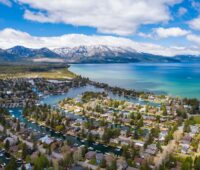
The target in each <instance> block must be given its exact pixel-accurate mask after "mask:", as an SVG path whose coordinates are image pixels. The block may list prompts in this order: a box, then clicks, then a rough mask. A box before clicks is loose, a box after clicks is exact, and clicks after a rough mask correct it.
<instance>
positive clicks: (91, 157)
mask: <svg viewBox="0 0 200 170" xmlns="http://www.w3.org/2000/svg"><path fill="white" fill-rule="evenodd" d="M95 156H96V152H95V151H89V152H87V153H86V154H85V158H86V159H88V160H91V159H93V158H95Z"/></svg>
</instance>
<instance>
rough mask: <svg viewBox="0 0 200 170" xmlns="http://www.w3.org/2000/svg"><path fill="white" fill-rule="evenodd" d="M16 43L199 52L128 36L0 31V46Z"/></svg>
mask: <svg viewBox="0 0 200 170" xmlns="http://www.w3.org/2000/svg"><path fill="white" fill-rule="evenodd" d="M16 45H22V46H25V47H29V48H42V47H48V48H50V49H53V48H59V47H75V46H80V45H88V46H89V45H109V46H117V47H119V46H120V47H130V48H133V49H135V50H137V51H138V52H146V53H151V54H158V55H165V56H173V55H177V54H193V55H197V54H200V50H199V48H193V47H191V48H190V47H163V46H160V45H156V44H152V43H140V42H136V41H133V40H131V39H128V38H119V37H114V36H97V35H93V36H87V35H83V34H65V35H62V36H55V37H36V36H31V35H30V34H28V33H26V32H22V31H19V30H14V29H11V28H7V29H4V30H1V31H0V48H3V49H6V48H10V47H13V46H16Z"/></svg>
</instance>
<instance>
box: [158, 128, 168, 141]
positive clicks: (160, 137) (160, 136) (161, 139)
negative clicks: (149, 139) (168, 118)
mask: <svg viewBox="0 0 200 170" xmlns="http://www.w3.org/2000/svg"><path fill="white" fill-rule="evenodd" d="M167 134H168V131H167V130H163V131H161V132H160V134H159V141H164V140H165V137H166V136H167Z"/></svg>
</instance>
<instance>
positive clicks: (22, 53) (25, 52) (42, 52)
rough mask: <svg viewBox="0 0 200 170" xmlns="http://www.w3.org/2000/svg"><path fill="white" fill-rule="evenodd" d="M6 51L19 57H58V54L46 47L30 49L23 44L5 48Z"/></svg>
mask: <svg viewBox="0 0 200 170" xmlns="http://www.w3.org/2000/svg"><path fill="white" fill-rule="evenodd" d="M6 52H7V53H9V54H12V55H15V56H19V57H21V58H27V57H33V58H34V57H40V58H41V57H48V58H56V57H60V56H59V55H58V54H56V53H54V52H53V51H51V50H49V49H48V48H40V49H32V48H26V47H23V46H15V47H13V48H9V49H7V50H6Z"/></svg>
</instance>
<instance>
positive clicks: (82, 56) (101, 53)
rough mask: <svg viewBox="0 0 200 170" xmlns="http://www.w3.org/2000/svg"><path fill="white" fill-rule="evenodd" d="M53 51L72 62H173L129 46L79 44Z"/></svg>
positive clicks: (170, 59)
mask: <svg viewBox="0 0 200 170" xmlns="http://www.w3.org/2000/svg"><path fill="white" fill-rule="evenodd" d="M53 51H54V52H55V53H57V54H59V55H60V56H61V57H63V58H65V60H66V61H68V62H72V63H127V62H160V61H162V62H173V59H172V58H168V57H163V56H156V55H151V54H145V53H139V52H137V51H135V50H134V49H132V48H128V47H114V46H105V45H98V46H78V47H74V48H69V47H67V48H57V49H54V50H53Z"/></svg>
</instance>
